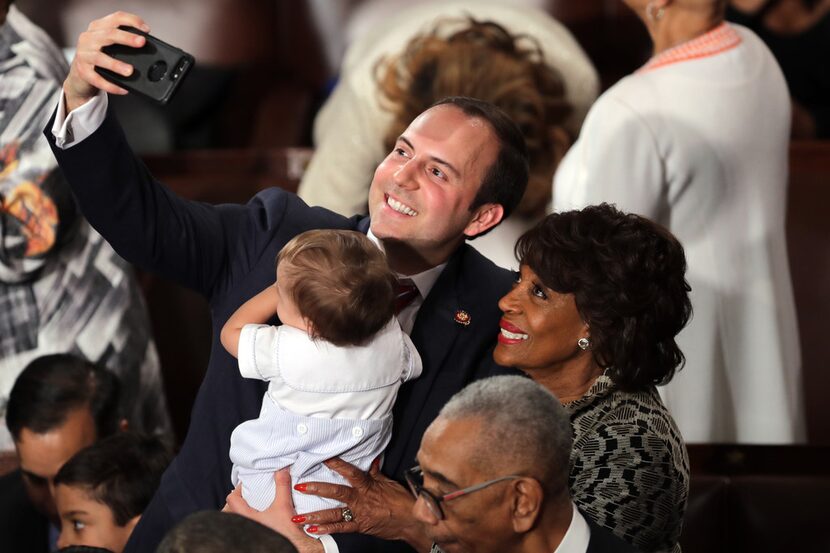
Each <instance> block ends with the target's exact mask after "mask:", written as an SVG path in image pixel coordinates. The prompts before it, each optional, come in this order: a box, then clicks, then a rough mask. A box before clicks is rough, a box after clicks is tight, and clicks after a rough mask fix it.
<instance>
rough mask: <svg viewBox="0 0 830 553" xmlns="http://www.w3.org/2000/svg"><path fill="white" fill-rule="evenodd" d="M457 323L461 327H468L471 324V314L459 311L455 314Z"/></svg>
mask: <svg viewBox="0 0 830 553" xmlns="http://www.w3.org/2000/svg"><path fill="white" fill-rule="evenodd" d="M455 322H457V323H458V324H460V325H464V326H467V325H469V324H470V314H469V313H467V312H466V311H464V310H463V309H459V310H458V311H456V312H455Z"/></svg>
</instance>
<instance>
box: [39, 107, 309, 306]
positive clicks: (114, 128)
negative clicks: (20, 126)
mask: <svg viewBox="0 0 830 553" xmlns="http://www.w3.org/2000/svg"><path fill="white" fill-rule="evenodd" d="M50 128H51V121H50V123H49V124H48V125H47V132H46V133H45V134H46V136H47V139H48V140H49V143H50V145H51V146H52V150H53V152H54V154H55V157H56V158H57V160H58V163H59V165H60V167H61V169H62V170H63V172H64V174H65V175H66V178H67V180H68V181H69V183H70V186H71V188H72V191H73V193H74V195H75V197H76V199H77V201H78V203H79V205H80V207H81V211H82V212H83V214H84V215H85V216H86V218H87V219H88V220H89V222H90V224H92V226H93V227H94V228H95V229H96V230H97V231H98V232H99V233H100V234H101V235H102V236H104V238H105V239H106V240H107V241H108V242H109V243H110V244H111V245H112V246H113V248H114V249H115V250H116V251H117V252H118V253H119V255H121V256H122V257H124V258H125V259H127V260H128V261H130V262H131V263H134V264H135V265H138V266H139V267H142V268H143V269H146V270H148V271H151V272H154V273H157V274H159V275H161V276H163V277H165V278H169V279H171V280H174V281H177V282H179V283H181V284H182V285H184V286H186V287H189V288H192V289H194V290H196V291H199V292H201V293H202V294H204V295H206V296H211V295H212V294H214V293H215V292H216V290H217V288H224V287H228V286H230V284H231V283H232V282H233V281H234V278H235V277H236V276H238V274H244V273H246V272H247V271H248V270H249V268H250V267H251V266H252V265H253V264H254V263H256V262H257V261H258V260H259V258H260V257H261V255H262V252H263V250H264V248H265V247H266V246H267V244H268V241H269V240H270V239H271V238H272V237H273V236H274V232H275V230H274V229H275V227H278V226H279V225H280V224H281V223H282V218H283V217H284V215H285V210H286V206H287V205H288V204H289V203H290V201H289V198H288V196H293V195H290V194H288V193H286V192H283V191H280V190H278V189H272V190H268V191H266V192H263V193H261V194H259V195H257V196H256V197H255V198H254V199H253V200H251V201H250V202H249V203H248V204H247V205H245V206H240V205H221V206H213V205H209V204H205V203H201V202H194V201H188V200H185V199H182V198H180V197H178V196H177V195H176V194H174V193H173V192H171V191H170V190H169V189H167V188H166V187H165V186H164V185H162V184H161V183H159V182H157V181H156V180H155V179H154V178H153V177H152V175H151V174H150V172H149V171H148V169H147V167H145V165H144V164H143V163H142V162H141V160H140V159H138V158H137V157H136V156H135V154H134V153H133V152H132V150H131V149H130V147H129V145H128V144H127V141H126V138H125V136H124V133H123V131H122V130H121V128H120V126H119V125H118V123H117V121H116V120H115V118H114V117H113V116H112V115H111V114H108V115H107V118H106V120H105V121H104V123H103V125H102V126H101V127H100V128H99V129H98V130H97V131H96V132H95V133H93V134H92V135H91V136H90V137H88V138H87V139H86V140H84V141H82V142H80V143H78V144H76V145H75V146H73V147H71V148H68V149H65V150H62V149H60V148H57V147H55V144H54V138H53V137H52V136H51V132H49V131H48V129H50ZM295 201H296V200H295ZM231 260H232V261H233V262H231Z"/></svg>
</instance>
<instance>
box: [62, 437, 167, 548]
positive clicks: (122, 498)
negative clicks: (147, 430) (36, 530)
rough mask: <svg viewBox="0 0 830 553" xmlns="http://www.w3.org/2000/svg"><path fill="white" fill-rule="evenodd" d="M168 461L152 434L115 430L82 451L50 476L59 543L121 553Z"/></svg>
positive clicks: (160, 442)
mask: <svg viewBox="0 0 830 553" xmlns="http://www.w3.org/2000/svg"><path fill="white" fill-rule="evenodd" d="M171 459H172V452H171V451H170V449H169V448H168V447H167V446H166V445H165V444H164V443H163V442H162V441H161V440H160V439H159V438H157V437H155V436H139V435H137V434H134V433H132V432H118V433H116V434H113V435H112V436H109V437H107V438H104V439H102V440H100V441H98V442H96V443H94V444H92V445H91V446H89V447H87V448H85V449H82V450H81V451H79V452H78V453H76V454H75V456H74V457H72V458H71V459H69V461H67V462H66V464H64V465H63V466H62V467H61V469H60V470H59V471H58V474H57V475H56V476H55V506H56V508H57V510H58V514H59V516H60V519H61V534H60V537H59V538H58V547H61V548H63V547H67V546H70V545H85V546H94V547H101V548H105V549H107V550H109V551H112V552H113V553H121V551H123V550H124V546H125V545H126V544H127V540H128V539H129V537H130V534H131V533H132V531H133V528H134V527H135V525H136V524H137V523H138V521H139V519H140V518H141V513H143V512H144V509H145V508H146V507H147V505H148V504H149V503H150V499H152V497H153V494H154V493H156V489H157V488H158V486H159V482H161V475H162V473H163V472H164V469H166V468H167V465H168V464H169V463H170V460H171Z"/></svg>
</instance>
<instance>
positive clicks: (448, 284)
mask: <svg viewBox="0 0 830 553" xmlns="http://www.w3.org/2000/svg"><path fill="white" fill-rule="evenodd" d="M460 257H461V256H460V254H459V253H456V254H455V255H453V257H452V258H450V261H449V262H448V263H447V266H446V267H445V268H444V271H443V272H442V273H441V276H440V277H438V280H437V281H436V283H435V285H434V286H433V288H432V290H430V293H429V295H428V296H427V297H426V298H425V299H424V303H423V305H421V308H420V309H419V310H418V316H417V317H416V318H415V326H414V327H413V329H412V335H411V338H412V342H413V343H414V344H415V347H416V348H417V349H418V353H420V355H421V360H422V361H423V366H424V371H423V373H422V374H421V376H420V377H419V378H417V379H416V380H414V381H412V382H408V383H406V384H404V386H402V387H401V390H400V392H399V394H398V400H397V402H396V403H395V411H394V430H393V432H392V443H391V444H390V447H388V448H387V458H386V461H385V469H386V472H387V474H399V473H400V472H401V471H403V470H405V469H407V468H409V465H411V464H412V463H413V462H414V460H413V459H404V458H403V455H404V454H405V452H406V451H407V450H409V449H410V448H408V447H405V446H404V447H395V446H396V442H403V443H404V444H405V443H407V442H408V441H409V440H410V436H411V435H412V432H413V428H414V427H415V426H416V424H417V423H418V420H419V419H420V418H421V416H422V413H423V411H424V409H425V408H426V407H427V406H429V407H430V410H433V409H434V408H435V407H434V406H432V405H431V403H432V402H435V401H436V400H438V401H441V400H440V398H438V399H437V398H435V397H434V396H433V395H432V391H433V389H434V388H436V387H440V386H441V380H443V379H444V378H446V377H447V376H448V375H447V374H446V371H447V368H446V367H444V360H445V359H446V357H447V355H448V354H449V353H450V351H451V350H452V347H453V344H455V342H456V340H457V338H458V335H459V332H461V330H462V327H461V326H460V325H459V324H457V323H456V322H455V321H454V316H455V313H456V311H457V309H458V302H459V298H458V290H457V284H458V271H459V267H460ZM442 405H443V403H442ZM439 408H440V406H439Z"/></svg>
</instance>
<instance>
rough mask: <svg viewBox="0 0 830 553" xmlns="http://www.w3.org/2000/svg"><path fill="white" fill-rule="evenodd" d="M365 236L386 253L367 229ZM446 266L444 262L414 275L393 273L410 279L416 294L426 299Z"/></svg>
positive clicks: (370, 230) (381, 243) (378, 240)
mask: <svg viewBox="0 0 830 553" xmlns="http://www.w3.org/2000/svg"><path fill="white" fill-rule="evenodd" d="M366 236H367V237H368V238H369V240H371V241H372V242H374V244H375V245H376V246H377V247H378V248H380V251H382V252H384V253H386V250H385V249H384V247H383V242H381V241H380V239H378V237H377V236H375V235H374V234H373V233H372V229H369V231H368V232H367V233H366ZM446 266H447V264H446V262H444V263H441V264H440V265H436V266H435V267H432V268H431V269H427V270H426V271H422V272H420V273H417V274H414V275H402V274H399V273H395V276H397V277H399V278H408V279H410V280H411V281H412V283H413V284H415V287H416V288H417V289H418V293H419V294H421V297H422V298H426V297H427V295H428V294H429V291H430V290H432V287H433V286H435V282H436V281H437V280H438V277H439V276H441V273H442V272H443V270H444V267H446Z"/></svg>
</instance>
